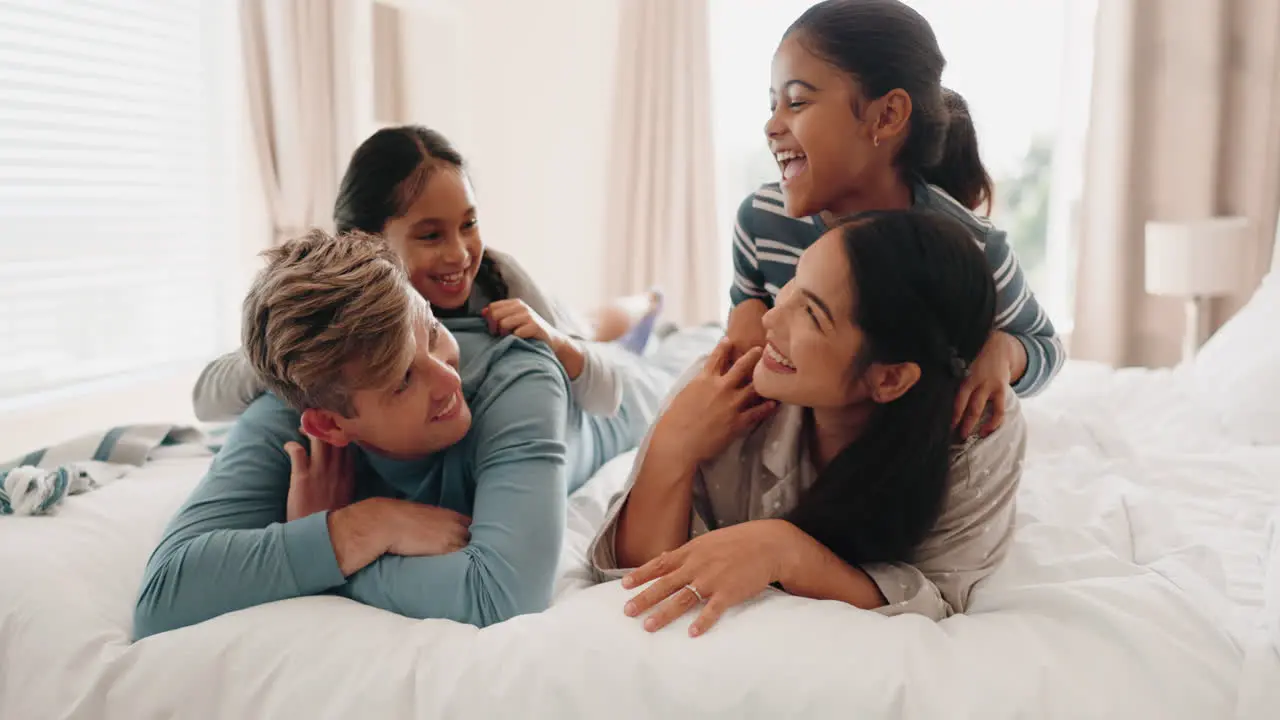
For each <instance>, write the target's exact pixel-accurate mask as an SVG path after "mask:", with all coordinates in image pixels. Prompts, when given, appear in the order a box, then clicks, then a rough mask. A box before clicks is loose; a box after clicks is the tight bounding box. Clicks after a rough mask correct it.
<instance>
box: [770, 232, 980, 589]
mask: <svg viewBox="0 0 1280 720" xmlns="http://www.w3.org/2000/svg"><path fill="white" fill-rule="evenodd" d="M838 232H839V233H840V234H841V237H842V239H843V241H844V249H845V253H846V255H847V257H848V260H849V266H850V268H851V274H852V278H851V280H852V284H853V288H854V296H855V299H854V310H853V320H854V322H855V323H856V324H857V325H858V326H859V327H860V328H861V329H862V331H863V333H864V338H865V340H864V344H863V347H862V350H861V351H860V352H859V354H858V357H856V358H854V359H853V362H854V364H855V368H856V369H857V371H859V372H862V371H864V370H865V369H866V368H867V367H869V366H870V365H872V364H873V363H884V364H894V363H904V362H911V363H915V364H917V365H918V366H919V367H920V378H919V379H918V380H917V381H916V383H915V384H914V385H913V386H912V387H911V388H910V389H909V390H907V391H906V392H905V393H904V394H903V395H902V396H901V397H899V398H898V399H896V400H893V401H891V402H888V403H884V404H878V405H876V407H875V410H874V411H873V414H872V417H871V418H870V420H869V422H868V425H867V429H866V431H865V432H864V433H863V435H862V436H861V437H860V438H858V439H857V440H856V441H854V442H853V443H851V444H850V445H849V446H848V447H846V448H844V449H843V450H842V451H841V452H840V453H839V454H837V455H836V457H835V458H834V459H833V460H832V461H831V463H830V464H829V465H828V466H827V467H826V468H825V469H824V470H823V471H822V472H821V473H820V474H819V476H818V479H817V480H816V481H815V482H814V484H813V486H812V487H811V488H809V490H808V491H806V492H805V493H804V495H803V496H802V497H801V499H800V502H799V504H798V505H797V506H796V508H795V509H794V510H792V512H791V513H790V514H789V516H788V518H787V519H788V520H790V521H791V522H792V523H794V524H795V525H796V526H797V527H799V528H800V529H801V530H803V531H805V532H806V533H808V534H809V535H810V536H812V537H813V538H814V539H816V540H817V541H818V542H821V543H822V544H823V545H825V546H826V547H827V548H829V549H830V550H831V551H832V552H834V553H836V554H837V555H839V556H840V558H841V559H843V560H844V561H845V562H847V563H850V564H852V565H861V564H864V563H873V562H910V561H911V559H912V556H913V554H914V551H915V548H916V547H917V546H918V545H919V544H920V542H921V541H922V540H923V539H924V537H925V535H926V534H927V533H928V532H929V531H930V530H931V529H932V528H933V526H934V525H935V524H936V523H937V521H938V516H939V514H940V513H941V511H942V502H943V500H944V498H945V497H946V492H947V477H948V473H949V471H950V465H951V455H952V451H953V445H952V440H953V431H952V417H953V412H954V408H955V401H956V394H957V392H958V391H959V389H960V385H961V384H962V383H963V382H964V378H965V376H966V375H967V368H968V366H969V364H971V363H972V362H973V360H974V358H976V357H977V355H978V353H979V351H981V350H982V346H983V345H984V344H985V343H986V341H987V338H988V337H989V336H990V334H991V329H992V324H993V323H994V321H995V312H996V289H995V283H994V282H993V281H992V278H991V270H990V268H988V267H987V262H986V258H985V257H984V255H983V253H982V250H981V249H980V248H979V247H978V244H977V243H976V242H975V241H974V239H973V237H972V235H970V233H969V231H968V229H966V228H965V227H964V226H963V225H962V224H960V222H959V221H957V220H954V219H952V218H950V217H947V216H944V215H941V214H939V213H934V212H929V211H920V210H898V211H883V212H871V213H866V214H863V215H860V216H858V219H856V220H854V221H852V222H851V223H850V224H848V225H845V226H843V227H841V228H840V229H839V230H838Z"/></svg>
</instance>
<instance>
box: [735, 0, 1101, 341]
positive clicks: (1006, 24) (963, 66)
mask: <svg viewBox="0 0 1280 720" xmlns="http://www.w3.org/2000/svg"><path fill="white" fill-rule="evenodd" d="M811 4H812V3H811V2H810V1H809V0H711V13H712V18H711V27H712V33H711V60H712V76H713V79H714V82H715V97H714V103H715V133H716V143H717V146H716V153H717V163H718V168H717V171H718V176H717V178H718V212H719V220H720V227H721V228H722V229H724V233H723V234H724V235H725V236H726V237H725V244H726V245H725V254H724V257H725V268H724V271H723V272H724V277H722V279H721V286H722V287H725V288H728V287H729V284H730V279H731V278H732V267H731V265H730V251H729V247H728V242H729V237H728V230H729V229H730V228H732V227H733V222H734V214H735V212H736V210H737V206H738V203H739V202H740V201H741V200H742V198H743V197H744V196H745V195H746V194H747V193H750V192H751V191H752V190H753V189H755V187H757V186H758V185H760V184H761V183H764V182H773V181H776V180H777V179H778V170H777V166H776V165H775V163H774V162H773V159H772V157H771V156H770V155H769V153H768V150H767V148H766V147H765V143H764V137H763V132H762V128H763V127H764V123H765V121H766V119H767V117H768V102H767V91H768V83H769V66H770V61H771V59H772V56H773V51H774V49H775V48H776V47H777V44H778V41H779V40H780V39H781V37H782V33H783V32H784V31H785V30H786V28H787V26H788V25H790V23H791V22H792V21H793V20H795V19H796V18H797V17H799V15H800V13H802V12H803V11H804V10H805V9H806V8H807V7H809V5H811ZM907 4H909V5H911V6H912V7H914V8H916V9H917V10H918V11H919V12H920V13H921V14H922V15H924V16H925V17H926V18H927V19H928V20H929V23H930V24H931V25H932V26H933V30H934V34H935V35H936V36H937V38H938V44H939V45H940V46H941V48H942V52H943V54H944V55H945V56H946V58H947V69H946V70H945V72H944V73H943V83H944V84H945V85H946V86H948V87H950V88H952V89H954V90H956V91H957V92H959V93H960V94H961V95H963V96H964V97H965V99H966V100H967V101H968V103H969V107H970V110H971V112H972V114H973V116H974V120H975V124H976V126H977V130H978V138H979V144H980V146H981V149H982V156H983V161H984V163H985V164H986V165H987V168H988V171H989V172H990V173H991V175H992V177H993V179H994V180H995V181H996V199H997V204H996V207H995V208H994V210H993V213H992V215H993V217H992V219H993V221H994V222H995V223H996V224H997V225H998V226H1000V227H1002V228H1004V229H1005V230H1007V231H1008V233H1009V237H1010V242H1011V243H1012V244H1013V246H1014V249H1015V250H1016V251H1017V253H1018V256H1019V259H1020V261H1021V262H1022V265H1023V269H1024V272H1026V274H1027V277H1028V280H1029V281H1030V282H1031V284H1032V287H1033V288H1034V289H1035V291H1036V293H1037V295H1038V296H1039V298H1040V300H1041V302H1042V303H1043V304H1044V305H1045V307H1046V310H1048V312H1049V313H1050V316H1051V317H1052V319H1053V320H1054V323H1055V325H1057V326H1059V329H1060V330H1064V329H1067V328H1069V327H1070V310H1071V293H1072V286H1073V284H1074V254H1073V252H1072V242H1071V233H1072V232H1074V224H1073V220H1074V215H1075V208H1076V206H1077V205H1078V198H1079V194H1080V182H1081V180H1080V178H1081V174H1082V161H1081V157H1082V155H1083V149H1084V126H1085V122H1086V120H1087V114H1088V101H1089V83H1090V77H1091V69H1092V32H1093V15H1094V10H1095V8H1096V0H1078V1H1077V0H1036V1H1035V2H1029V1H1027V0H966V1H965V2H962V3H960V2H955V0H907ZM726 296H727V291H726ZM726 302H727V297H726Z"/></svg>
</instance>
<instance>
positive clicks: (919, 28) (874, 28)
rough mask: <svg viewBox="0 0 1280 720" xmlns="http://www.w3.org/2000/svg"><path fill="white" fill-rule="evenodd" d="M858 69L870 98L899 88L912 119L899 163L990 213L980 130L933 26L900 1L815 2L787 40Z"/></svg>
mask: <svg viewBox="0 0 1280 720" xmlns="http://www.w3.org/2000/svg"><path fill="white" fill-rule="evenodd" d="M797 32H798V33H800V34H799V35H798V39H799V40H800V42H801V43H802V44H803V45H804V46H805V48H806V49H808V50H809V51H810V52H812V53H813V54H815V55H817V56H818V57H820V58H822V59H823V60H826V61H827V62H829V63H831V64H832V65H834V66H835V67H838V68H840V69H841V70H843V71H845V72H847V73H849V74H850V75H853V77H854V78H855V79H856V80H857V81H858V83H859V84H860V85H861V88H862V93H863V95H864V96H865V97H867V98H868V99H875V98H879V97H882V96H883V95H884V94H885V93H887V92H889V91H890V90H894V89H896V88H901V89H902V90H904V91H905V92H906V93H907V94H908V95H910V96H911V106H912V109H911V121H910V122H911V125H910V130H909V131H908V135H907V140H906V144H904V145H903V146H902V150H901V151H900V152H899V154H898V158H897V163H898V166H899V167H900V168H901V169H902V170H903V172H905V173H907V174H908V175H915V176H918V177H920V178H921V179H923V180H924V181H925V182H928V183H932V184H934V185H937V186H938V187H940V188H942V189H943V190H945V191H946V192H947V194H948V195H950V196H951V197H953V198H955V199H956V200H957V201H959V202H960V203H961V204H962V205H964V206H965V207H967V208H969V209H970V210H974V211H977V210H978V208H980V207H982V206H983V205H986V211H987V212H988V213H989V212H990V211H991V201H992V192H993V190H992V183H991V176H990V175H988V174H987V170H986V168H984V167H983V165H982V161H981V160H980V159H979V156H978V134H977V131H976V130H975V129H974V126H973V120H972V118H970V117H969V107H968V105H966V104H965V101H964V98H962V97H960V95H959V94H958V93H956V92H954V91H951V90H948V89H946V88H944V87H942V69H943V67H945V66H946V64H947V61H946V60H945V59H944V58H943V57H942V51H941V50H939V49H938V40H937V38H935V37H934V35H933V28H931V27H929V22H928V21H927V20H925V19H924V18H923V17H921V15H920V13H918V12H916V11H915V10H912V9H911V8H909V7H907V6H906V5H904V4H903V3H901V2H899V1H898V0H826V2H820V3H818V4H817V5H814V6H813V7H811V8H809V9H808V10H806V11H805V12H804V14H803V15H801V16H800V18H799V19H797V20H796V21H795V22H794V23H792V24H791V27H789V28H787V32H786V35H784V36H783V37H784V38H785V37H786V36H788V35H791V34H792V33H797Z"/></svg>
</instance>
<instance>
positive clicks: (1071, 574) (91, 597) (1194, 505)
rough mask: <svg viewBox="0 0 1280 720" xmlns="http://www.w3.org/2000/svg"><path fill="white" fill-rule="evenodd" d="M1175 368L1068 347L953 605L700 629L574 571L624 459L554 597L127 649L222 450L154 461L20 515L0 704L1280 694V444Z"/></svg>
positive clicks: (1213, 710)
mask: <svg viewBox="0 0 1280 720" xmlns="http://www.w3.org/2000/svg"><path fill="white" fill-rule="evenodd" d="M1179 382H1180V381H1179V379H1178V377H1177V375H1176V374H1175V373H1113V372H1110V371H1102V370H1099V369H1097V368H1091V367H1089V366H1074V367H1070V368H1068V371H1067V372H1066V373H1064V377H1063V378H1061V380H1060V382H1059V383H1058V385H1057V386H1056V387H1055V389H1054V390H1053V391H1052V392H1051V393H1050V394H1049V395H1048V396H1046V397H1045V398H1043V399H1041V400H1037V401H1034V402H1030V403H1028V404H1027V405H1026V409H1027V413H1028V417H1029V420H1030V421H1031V432H1032V446H1033V448H1032V453H1031V455H1030V456H1029V458H1028V463H1027V470H1026V475H1025V477H1024V480H1023V490H1022V494H1021V496H1020V513H1019V514H1020V528H1019V531H1018V535H1017V540H1016V542H1015V546H1014V549H1013V551H1012V554H1011V556H1010V557H1009V559H1008V561H1007V562H1006V563H1005V564H1004V565H1003V566H1002V568H1001V569H1000V570H999V571H998V572H997V573H996V574H995V575H994V576H992V577H991V578H989V580H988V581H987V582H986V583H985V584H984V585H982V586H980V589H979V590H978V592H977V593H976V594H975V596H974V600H973V605H972V608H971V612H970V614H968V615H966V616H957V617H954V618H951V619H948V620H946V621H944V622H942V623H938V624H934V623H930V622H928V621H925V620H923V619H922V618H918V617H900V618H883V617H880V616H878V615H874V614H870V613H863V612H860V611H857V610H854V609H852V608H850V607H847V606H843V605H840V604H837V603H821V602H814V601H807V600H801V599H798V598H793V597H789V596H786V595H783V594H781V593H776V592H770V593H768V594H766V595H765V596H762V597H761V598H759V599H757V600H756V601H754V602H752V603H750V604H749V605H748V606H746V607H743V608H741V609H740V610H738V611H735V612H731V613H730V614H728V615H727V616H726V617H725V618H724V619H723V620H722V621H721V624H720V625H719V626H717V628H716V629H715V630H714V631H713V632H711V633H710V634H708V635H706V636H705V637H702V638H698V639H696V640H691V639H690V638H688V637H687V636H686V635H685V632H684V631H685V629H686V628H687V621H686V622H684V623H679V624H677V625H676V626H674V627H672V628H670V629H668V630H667V631H664V632H661V633H658V634H655V635H649V634H646V633H644V632H643V631H642V630H641V629H640V627H639V623H638V622H636V621H635V620H632V619H629V618H626V617H624V616H623V615H622V612H621V606H622V602H623V599H624V597H625V596H626V595H625V594H624V593H623V591H622V590H621V589H620V588H619V587H618V585H617V584H616V583H612V584H607V585H600V586H592V585H590V583H589V582H587V581H586V579H585V574H584V573H583V572H582V567H581V566H582V556H583V553H584V551H585V549H586V546H587V543H588V541H589V540H590V536H591V534H592V532H593V531H594V528H595V527H596V525H597V524H598V522H599V521H600V519H601V517H602V516H603V511H604V503H605V502H606V501H607V499H608V498H609V496H610V495H611V494H612V492H613V491H614V490H616V489H617V487H618V486H619V485H620V484H621V482H622V480H623V478H624V475H625V472H626V470H627V462H628V460H629V457H624V458H619V459H618V460H616V461H615V462H614V463H611V464H610V465H609V466H608V467H606V468H605V469H604V470H603V471H602V472H601V473H600V475H599V476H598V477H597V478H596V479H594V480H593V481H592V482H591V483H590V484H589V485H588V486H587V487H586V488H584V489H583V491H581V492H580V493H579V494H578V495H577V496H575V498H574V499H573V502H572V508H571V512H570V526H569V528H570V532H569V536H568V541H567V543H566V546H565V550H564V559H563V563H562V565H563V571H564V572H563V576H562V578H561V580H560V583H559V585H558V587H557V596H556V602H555V604H554V606H553V607H552V608H551V609H550V610H549V611H547V612H545V613H542V614H540V615H536V616H526V617H522V618H518V619H516V620H513V621H511V622H508V623H504V624H502V625H499V626H496V627H493V628H489V629H487V630H483V631H480V630H476V629H474V628H471V627H467V626H461V625H457V624H453V623H449V622H444V621H426V622H414V621H410V620H407V619H405V618H401V617H397V616H394V615H391V614H388V613H384V612H381V611H378V610H374V609H371V608H367V607H362V606H359V605H356V604H353V603H350V602H348V601H345V600H340V599H336V598H327V597H326V598H308V599H303V600H295V601H289V602H284V603H278V604H274V605H268V606H263V607H259V608H254V609H251V610H248V611H244V612H240V613H235V614H232V615H228V616H225V617H222V618H219V619H217V620H214V621H211V622H208V623H205V624H203V625H199V626H196V627H192V628H187V629H185V630H181V631H177V632H173V633H168V634H163V635H159V636H156V637H153V638H150V639H148V640H146V641H144V642H142V643H138V644H135V645H130V644H129V643H128V635H129V624H130V614H131V609H132V602H133V597H134V593H135V592H136V590H137V585H138V582H139V579H140V576H141V572H142V568H143V565H144V563H145V561H146V558H147V555H148V554H149V552H150V550H151V547H152V545H153V544H154V543H155V542H156V540H157V539H158V536H159V533H160V531H161V528H162V527H163V525H164V523H165V522H166V521H167V519H168V517H169V515H170V513H171V512H172V511H173V510H174V509H175V508H176V507H177V505H178V504H179V503H180V502H181V501H182V499H183V498H184V497H185V495H186V494H187V492H188V491H189V489H190V488H191V486H192V484H193V483H194V482H195V481H196V480H197V479H198V477H199V475H200V474H201V472H202V471H203V467H204V463H205V461H204V460H200V459H170V460H161V461H156V462H154V463H152V464H151V465H149V466H148V467H146V468H144V469H142V470H140V471H138V472H136V473H135V474H134V475H133V476H131V477H129V478H126V479H125V480H122V481H120V482H118V483H116V484H114V485H111V486H109V487H106V488H104V489H102V490H99V491H95V492H94V493H91V494H89V495H85V496H81V497H76V498H71V499H69V500H68V502H67V503H66V505H65V507H64V508H63V509H62V511H61V512H60V514H59V515H58V516H55V517H51V518H0V569H2V572H3V574H2V575H0V578H2V579H0V718H6V719H8V718H21V719H23V720H26V719H27V718H44V717H74V718H99V717H111V718H116V717H120V718H142V717H171V716H181V717H184V718H205V717H210V718H212V717H218V718H249V717H305V718H308V719H311V718H321V717H335V718H337V717H342V718H349V717H387V718H391V717H486V718H488V717H539V718H541V717H546V718H577V717H662V716H666V717H672V718H675V717H694V716H697V717H723V718H750V717H776V716H785V717H858V718H891V717H892V718H897V717H910V718H916V717H919V718H940V717H943V718H958V717H972V718H983V719H987V718H1015V717H1018V718H1026V717H1033V718H1058V717H1061V718H1082V717H1087V718H1126V719H1127V718H1161V719H1162V720H1177V719H1179V718H1187V719H1191V718H1195V719H1197V720H1200V719H1203V718H1223V717H1233V716H1235V717H1238V718H1240V719H1241V720H1244V719H1245V718H1252V717H1258V718H1262V717H1267V716H1268V715H1266V713H1267V711H1268V710H1269V711H1270V712H1274V708H1275V707H1276V705H1275V702H1276V697H1275V693H1276V692H1277V691H1276V689H1275V688H1276V687H1277V686H1278V685H1280V660H1278V659H1277V655H1276V648H1277V647H1280V645H1278V644H1277V643H1280V631H1277V625H1276V623H1275V622H1268V621H1267V618H1268V617H1270V619H1271V620H1273V621H1275V620H1280V552H1277V553H1275V554H1269V553H1268V551H1267V549H1268V543H1269V542H1272V540H1271V538H1269V536H1268V534H1267V521H1268V518H1269V517H1270V516H1271V515H1272V513H1273V512H1275V511H1276V509H1277V507H1280V504H1278V500H1280V448H1243V447H1236V446H1234V445H1231V444H1230V443H1227V442H1226V441H1223V440H1221V438H1219V437H1217V436H1216V435H1215V434H1214V430H1213V428H1212V427H1210V426H1209V425H1208V424H1205V423H1202V422H1201V421H1200V420H1199V419H1198V418H1196V417H1195V413H1193V412H1189V410H1188V406H1187V405H1186V404H1184V403H1182V402H1181V401H1180V400H1179V397H1180V396H1179V394H1178V387H1179ZM1277 537H1280V535H1278V536H1277ZM1275 544H1276V545H1277V550H1280V540H1277V541H1276V542H1275ZM1268 563H1269V564H1270V565H1271V566H1272V573H1273V574H1272V575H1271V583H1272V584H1271V586H1270V587H1269V588H1268V586H1267V585H1266V583H1264V579H1265V578H1266V575H1265V572H1264V566H1265V565H1266V564H1268ZM1268 597H1270V598H1271V600H1270V602H1271V608H1270V611H1269V613H1268V612H1264V607H1265V606H1266V605H1267V603H1268V600H1267V598H1268ZM1273 641H1274V642H1273ZM1268 693H1270V697H1268ZM1236 713H1239V714H1238V715H1237V714H1236ZM1250 713H1261V714H1252V715H1251V714H1250Z"/></svg>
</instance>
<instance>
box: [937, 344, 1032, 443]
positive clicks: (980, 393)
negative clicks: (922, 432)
mask: <svg viewBox="0 0 1280 720" xmlns="http://www.w3.org/2000/svg"><path fill="white" fill-rule="evenodd" d="M1026 364H1027V356H1026V349H1025V348H1023V347H1022V343H1021V342H1019V341H1018V339H1017V338H1015V337H1013V336H1012V335H1009V334H1008V333H1005V332H1001V331H999V330H996V331H994V332H992V333H991V337H990V338H988V339H987V344H986V345H983V346H982V352H980V353H978V357H977V358H975V359H974V361H973V365H972V366H970V368H969V377H968V378H966V379H965V381H964V384H963V385H961V386H960V392H959V393H958V394H957V395H956V408H955V419H954V420H953V421H952V426H953V427H956V428H958V429H959V432H960V436H961V437H965V438H967V437H969V436H971V435H973V433H974V432H975V431H977V430H979V428H978V423H980V422H981V421H982V416H983V414H984V413H985V412H986V411H987V405H988V404H990V406H991V417H990V418H989V419H988V420H987V422H986V423H984V424H983V425H982V428H981V433H982V436H983V437H986V436H987V435H990V434H991V433H993V432H995V431H996V430H998V429H999V428H1000V426H1001V425H1002V424H1004V403H1005V391H1006V389H1007V388H1008V387H1009V386H1010V385H1012V384H1013V381H1014V378H1015V377H1019V376H1021V375H1022V370H1023V368H1025V367H1026Z"/></svg>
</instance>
